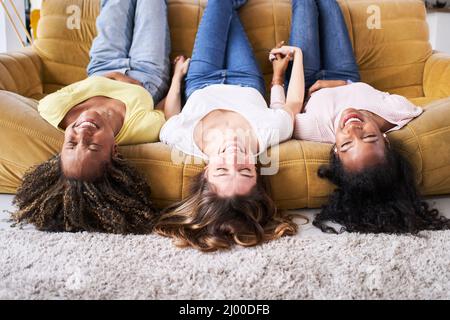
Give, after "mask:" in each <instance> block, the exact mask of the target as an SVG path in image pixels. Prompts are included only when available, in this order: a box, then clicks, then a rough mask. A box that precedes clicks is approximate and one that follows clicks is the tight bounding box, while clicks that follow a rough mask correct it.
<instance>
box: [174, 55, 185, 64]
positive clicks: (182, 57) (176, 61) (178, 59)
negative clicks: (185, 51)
mask: <svg viewBox="0 0 450 320" xmlns="http://www.w3.org/2000/svg"><path fill="white" fill-rule="evenodd" d="M182 59H186V57H185V56H184V55H179V56H177V57H176V58H175V59H174V60H173V64H177V63H178V61H180V60H182Z"/></svg>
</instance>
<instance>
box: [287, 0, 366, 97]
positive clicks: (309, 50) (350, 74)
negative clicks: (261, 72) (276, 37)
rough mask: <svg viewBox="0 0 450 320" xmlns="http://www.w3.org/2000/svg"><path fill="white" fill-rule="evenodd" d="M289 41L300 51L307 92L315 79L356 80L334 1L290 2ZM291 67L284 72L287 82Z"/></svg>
mask: <svg viewBox="0 0 450 320" xmlns="http://www.w3.org/2000/svg"><path fill="white" fill-rule="evenodd" d="M289 42H290V44H291V45H292V46H296V47H299V48H301V49H302V51H303V64H304V69H305V85H306V88H307V89H308V88H309V87H311V86H312V85H313V84H314V83H315V82H316V81H317V80H351V81H353V82H358V81H360V75H359V70H358V65H357V64H356V59H355V56H354V54H353V48H352V44H351V42H350V37H349V35H348V30H347V27H346V25H345V21H344V17H343V15H342V12H341V9H340V7H339V5H338V3H337V2H336V0H292V26H291V36H290V40H289ZM291 68H292V66H290V68H289V69H288V72H287V73H286V79H287V82H288V81H289V79H290V75H291V70H292V69H291ZM286 87H287V86H286Z"/></svg>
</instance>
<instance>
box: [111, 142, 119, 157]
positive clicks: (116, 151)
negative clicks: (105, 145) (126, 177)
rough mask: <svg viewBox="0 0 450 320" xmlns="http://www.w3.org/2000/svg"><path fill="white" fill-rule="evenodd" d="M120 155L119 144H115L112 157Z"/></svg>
mask: <svg viewBox="0 0 450 320" xmlns="http://www.w3.org/2000/svg"><path fill="white" fill-rule="evenodd" d="M118 154H119V147H118V146H117V144H114V146H113V148H112V155H113V156H117V155H118Z"/></svg>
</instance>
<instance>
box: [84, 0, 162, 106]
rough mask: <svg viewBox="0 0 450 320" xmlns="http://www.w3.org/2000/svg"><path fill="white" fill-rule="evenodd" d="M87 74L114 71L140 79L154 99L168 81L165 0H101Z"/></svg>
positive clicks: (157, 98)
mask: <svg viewBox="0 0 450 320" xmlns="http://www.w3.org/2000/svg"><path fill="white" fill-rule="evenodd" d="M97 31H98V36H97V37H96V38H95V40H94V43H93V45H92V48H91V51H90V63H89V66H88V70H87V71H88V74H89V76H92V75H104V74H105V73H108V72H113V71H118V72H121V73H124V74H126V75H127V76H129V77H131V78H133V79H136V80H138V81H140V82H141V83H142V84H143V86H144V87H145V88H146V89H147V90H148V91H149V93H150V94H151V95H152V97H153V99H154V100H155V103H158V102H159V101H160V100H162V99H163V98H164V96H165V94H166V93H167V90H168V88H169V81H170V60H169V59H170V58H169V54H170V33H169V24H168V21H167V4H166V1H165V0H102V2H101V12H100V16H99V17H98V19H97Z"/></svg>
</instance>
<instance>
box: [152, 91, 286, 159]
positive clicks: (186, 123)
mask: <svg viewBox="0 0 450 320" xmlns="http://www.w3.org/2000/svg"><path fill="white" fill-rule="evenodd" d="M214 110H230V111H234V112H237V113H239V114H240V115H241V116H242V117H244V118H245V119H246V120H247V121H248V122H249V123H250V125H251V127H252V128H253V130H254V132H255V134H256V136H257V138H258V142H259V150H260V151H259V154H261V153H263V152H265V151H266V150H267V149H268V148H270V147H272V146H275V145H278V144H280V143H282V142H284V141H286V140H289V139H291V138H292V133H293V130H294V124H293V120H292V118H291V116H290V115H289V114H288V113H287V112H286V111H285V110H283V109H269V108H268V106H267V103H266V101H265V100H264V98H263V96H262V95H261V94H260V93H259V92H258V90H256V89H253V88H250V87H241V86H235V85H225V84H217V85H211V86H208V87H206V88H204V89H200V90H197V91H195V92H194V93H193V94H192V95H191V96H190V97H189V99H188V101H187V102H186V105H185V106H184V108H183V110H182V112H181V113H180V114H178V115H176V116H173V117H172V118H170V119H169V120H168V121H167V122H166V123H165V125H164V126H163V128H162V129H161V132H160V140H161V141H162V142H164V143H166V144H168V145H169V146H171V147H174V148H177V149H178V150H180V151H182V152H183V153H185V154H188V155H192V156H195V157H198V158H201V159H203V160H208V156H207V155H205V154H204V153H203V152H202V151H201V150H200V148H199V147H198V146H197V145H196V143H195V139H194V130H195V128H196V127H197V124H198V123H199V121H200V120H202V119H203V118H204V117H205V116H206V115H208V114H209V113H211V112H212V111H214ZM259 154H258V155H259Z"/></svg>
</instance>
